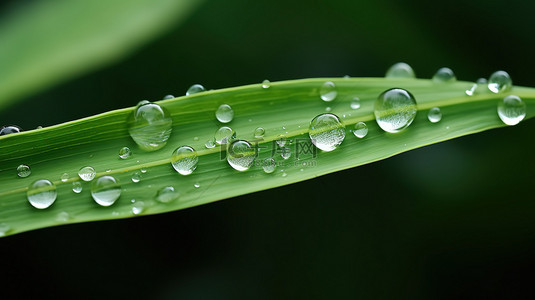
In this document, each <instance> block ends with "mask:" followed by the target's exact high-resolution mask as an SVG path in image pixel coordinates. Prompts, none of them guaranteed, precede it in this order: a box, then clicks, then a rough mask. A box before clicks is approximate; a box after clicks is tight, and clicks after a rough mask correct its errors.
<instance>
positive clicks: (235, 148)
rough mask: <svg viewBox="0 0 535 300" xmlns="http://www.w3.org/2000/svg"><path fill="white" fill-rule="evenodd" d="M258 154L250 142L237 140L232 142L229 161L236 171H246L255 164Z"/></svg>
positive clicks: (228, 153) (229, 149) (228, 152)
mask: <svg viewBox="0 0 535 300" xmlns="http://www.w3.org/2000/svg"><path fill="white" fill-rule="evenodd" d="M256 154H257V153H256V151H255V149H254V147H253V146H252V145H251V144H250V143H249V142H247V141H243V140H237V141H234V142H232V143H231V144H230V145H229V147H228V149H227V161H228V163H229V165H230V166H231V167H233V168H234V169H235V170H238V171H245V170H248V169H249V168H250V167H251V165H252V164H253V162H254V160H255V158H256Z"/></svg>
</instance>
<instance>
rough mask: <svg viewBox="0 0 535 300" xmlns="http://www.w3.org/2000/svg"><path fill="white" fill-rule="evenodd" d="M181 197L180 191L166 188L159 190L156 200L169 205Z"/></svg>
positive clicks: (169, 187) (170, 187)
mask: <svg viewBox="0 0 535 300" xmlns="http://www.w3.org/2000/svg"><path fill="white" fill-rule="evenodd" d="M179 196H180V193H179V192H178V191H175V188H174V187H172V186H166V187H164V188H161V189H160V190H158V192H157V193H156V200H157V201H158V202H161V203H169V202H171V201H174V200H176V199H178V197H179Z"/></svg>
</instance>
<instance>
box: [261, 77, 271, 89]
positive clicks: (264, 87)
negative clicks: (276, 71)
mask: <svg viewBox="0 0 535 300" xmlns="http://www.w3.org/2000/svg"><path fill="white" fill-rule="evenodd" d="M270 86H271V82H269V80H267V79H266V80H264V81H262V88H263V89H269V87H270Z"/></svg>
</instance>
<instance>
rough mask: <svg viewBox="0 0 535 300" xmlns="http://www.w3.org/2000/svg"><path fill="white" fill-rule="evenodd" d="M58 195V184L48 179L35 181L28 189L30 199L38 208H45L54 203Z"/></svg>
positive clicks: (27, 194)
mask: <svg viewBox="0 0 535 300" xmlns="http://www.w3.org/2000/svg"><path fill="white" fill-rule="evenodd" d="M57 195H58V194H57V192H56V186H55V185H54V184H53V183H52V182H50V181H49V180H46V179H41V180H37V181H34V182H33V183H32V184H30V186H29V187H28V190H27V191H26V196H27V197H28V201H29V202H30V204H31V205H32V206H33V207H35V208H38V209H45V208H47V207H49V206H50V205H52V203H54V201H56V197H57Z"/></svg>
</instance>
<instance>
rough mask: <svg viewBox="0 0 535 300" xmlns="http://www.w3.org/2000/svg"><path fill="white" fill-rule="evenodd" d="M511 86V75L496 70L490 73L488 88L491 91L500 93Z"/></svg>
mask: <svg viewBox="0 0 535 300" xmlns="http://www.w3.org/2000/svg"><path fill="white" fill-rule="evenodd" d="M512 86H513V80H512V79H511V76H509V74H507V72H505V71H496V72H494V73H492V75H490V78H489V84H488V87H489V90H490V91H491V92H493V93H502V92H505V91H508V90H510V89H511V87H512Z"/></svg>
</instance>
